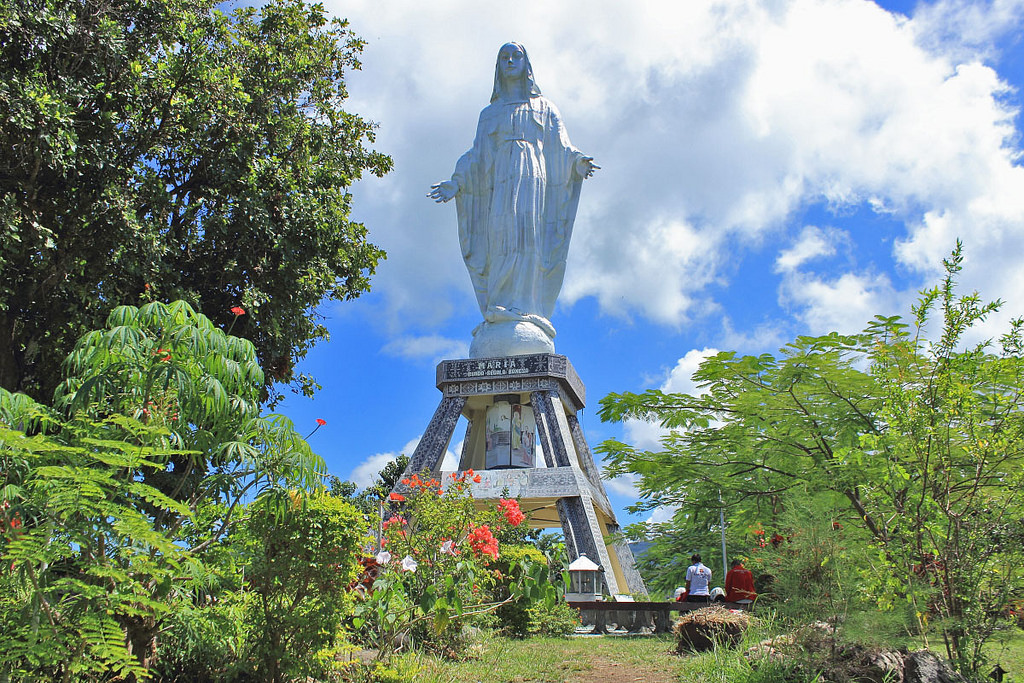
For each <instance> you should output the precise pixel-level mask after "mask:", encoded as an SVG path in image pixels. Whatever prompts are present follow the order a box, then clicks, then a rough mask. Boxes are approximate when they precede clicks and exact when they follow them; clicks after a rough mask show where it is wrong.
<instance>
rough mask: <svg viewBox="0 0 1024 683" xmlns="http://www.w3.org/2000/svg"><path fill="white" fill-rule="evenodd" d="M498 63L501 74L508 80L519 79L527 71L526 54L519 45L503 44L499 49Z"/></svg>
mask: <svg viewBox="0 0 1024 683" xmlns="http://www.w3.org/2000/svg"><path fill="white" fill-rule="evenodd" d="M498 65H499V66H500V68H501V75H502V76H503V77H504V78H505V79H507V80H517V79H520V78H522V77H523V74H524V73H526V55H525V54H524V53H523V51H522V49H520V47H519V46H518V45H513V44H512V43H509V44H507V45H502V46H501V50H499V51H498Z"/></svg>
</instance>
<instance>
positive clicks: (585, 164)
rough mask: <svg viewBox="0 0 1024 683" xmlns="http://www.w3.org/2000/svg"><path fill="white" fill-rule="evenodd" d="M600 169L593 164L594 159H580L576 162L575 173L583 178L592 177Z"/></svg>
mask: <svg viewBox="0 0 1024 683" xmlns="http://www.w3.org/2000/svg"><path fill="white" fill-rule="evenodd" d="M599 168H601V167H600V166H598V165H597V164H595V163H594V157H582V158H580V159H579V161H577V162H576V172H577V173H579V174H580V175H581V176H583V177H584V178H589V177H590V176H592V175H594V171H596V170H598V169H599Z"/></svg>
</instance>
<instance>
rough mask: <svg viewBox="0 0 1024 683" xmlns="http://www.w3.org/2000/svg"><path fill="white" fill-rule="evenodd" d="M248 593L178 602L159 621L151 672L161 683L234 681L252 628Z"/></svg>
mask: <svg viewBox="0 0 1024 683" xmlns="http://www.w3.org/2000/svg"><path fill="white" fill-rule="evenodd" d="M246 601H248V602H252V595H251V594H244V593H242V592H240V591H223V592H221V594H220V595H218V596H217V597H216V598H214V597H212V596H210V597H209V598H208V600H203V601H202V602H203V603H205V604H192V603H190V602H185V601H182V602H180V603H178V604H176V605H175V607H174V609H173V610H171V611H170V613H169V614H168V615H167V616H166V618H165V619H164V620H163V625H162V628H161V631H160V648H159V655H158V657H157V661H156V665H155V671H156V678H157V680H159V681H161V682H162V683H227V682H228V681H233V680H239V679H240V678H241V674H242V672H244V671H245V670H246V667H244V663H245V658H246V652H247V643H248V642H250V640H251V638H252V628H251V626H250V625H249V624H248V621H247V618H246V617H247V611H246V610H247V605H246Z"/></svg>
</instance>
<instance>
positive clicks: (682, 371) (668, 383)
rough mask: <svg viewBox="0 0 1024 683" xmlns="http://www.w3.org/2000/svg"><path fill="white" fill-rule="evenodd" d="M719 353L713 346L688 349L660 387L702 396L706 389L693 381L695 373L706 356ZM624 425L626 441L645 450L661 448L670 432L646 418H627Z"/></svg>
mask: <svg viewBox="0 0 1024 683" xmlns="http://www.w3.org/2000/svg"><path fill="white" fill-rule="evenodd" d="M717 353H718V349H713V348H704V349H700V350H698V349H691V350H689V351H687V352H686V355H685V356H683V357H682V358H680V359H679V360H678V361H677V362H676V365H675V367H673V368H672V369H671V370H669V371H668V373H667V374H666V376H665V379H664V381H663V382H662V383H661V385H660V386H659V387H658V389H659V390H661V391H664V392H671V393H676V394H690V395H693V396H700V395H701V394H702V393H704V390H703V389H701V388H699V387H698V386H697V385H696V383H695V382H694V381H693V373H695V372H696V371H697V368H698V367H699V366H700V364H701V362H703V361H704V359H705V358H710V357H711V356H714V355H715V354H717ZM622 426H623V431H624V432H625V435H624V439H625V441H626V443H628V444H630V445H632V446H633V447H635V448H639V449H643V450H651V451H654V450H659V449H660V448H661V439H662V438H663V437H664V436H666V435H667V434H668V433H669V430H668V429H665V428H664V427H662V426H661V425H659V424H656V423H652V422H647V421H645V420H636V419H627V420H624V421H623V423H622Z"/></svg>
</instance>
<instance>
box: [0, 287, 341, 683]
mask: <svg viewBox="0 0 1024 683" xmlns="http://www.w3.org/2000/svg"><path fill="white" fill-rule="evenodd" d="M65 367H66V368H67V372H68V379H67V380H66V382H65V383H64V384H63V385H62V387H61V391H60V392H58V403H59V405H60V408H61V410H60V411H57V410H53V409H51V408H48V407H46V406H43V405H40V404H37V403H35V402H34V401H32V400H31V399H29V398H28V397H27V396H24V395H16V394H11V393H10V392H8V391H6V390H3V389H0V521H2V523H3V525H4V526H3V532H4V533H3V537H2V539H0V587H2V588H3V591H2V592H3V595H4V596H5V597H4V598H3V599H0V609H2V610H3V611H2V613H0V620H2V622H3V623H4V625H5V630H4V638H2V639H0V675H6V676H10V677H11V678H12V679H14V680H62V679H64V680H81V681H90V680H108V679H109V678H110V677H111V676H120V677H122V678H134V679H137V680H142V679H145V678H147V677H149V675H150V673H151V671H152V668H153V666H154V665H155V663H156V661H157V660H158V659H159V657H160V655H161V653H160V652H159V651H158V644H159V642H160V641H159V640H158V639H157V634H158V632H160V631H161V630H162V629H164V628H165V627H166V628H167V629H168V630H169V631H171V632H176V633H177V637H178V638H179V640H178V642H179V643H190V642H191V643H193V644H194V645H195V647H196V648H197V649H199V650H204V649H207V650H209V648H210V645H211V643H210V637H209V635H210V634H209V633H208V632H203V631H202V629H201V628H195V629H193V632H194V634H195V637H192V636H189V635H188V628H189V626H188V624H187V623H183V622H182V621H181V619H180V618H179V615H180V614H182V613H183V612H181V611H179V610H184V611H186V612H187V611H189V610H191V611H192V613H193V614H195V610H199V611H200V612H202V610H203V609H206V608H208V606H209V605H208V603H209V601H210V600H213V599H215V598H220V597H225V596H224V593H225V591H226V590H230V588H231V585H230V584H231V582H232V579H233V574H234V572H235V570H236V569H237V567H236V564H235V558H233V557H232V555H231V552H230V551H229V550H228V549H227V548H226V547H225V545H224V543H223V541H224V538H225V536H226V535H227V534H228V533H229V532H230V531H231V529H232V528H233V526H234V525H235V524H236V522H237V520H238V515H237V512H238V510H239V508H240V507H241V506H242V502H243V498H244V497H245V496H247V495H252V492H256V491H276V490H280V487H282V486H298V485H312V484H316V483H318V482H319V481H320V476H321V474H322V472H323V462H322V460H321V459H319V458H318V457H317V456H315V455H314V454H313V453H312V452H311V451H310V450H309V446H308V444H306V443H305V441H303V440H302V439H301V437H300V436H299V435H298V434H297V433H295V430H294V429H293V428H292V426H291V423H290V422H288V421H287V420H286V419H284V418H281V417H279V416H270V417H261V416H258V415H257V414H256V412H255V411H256V409H257V397H258V395H259V392H260V391H261V387H262V374H261V373H260V370H259V366H258V365H257V364H256V363H255V354H254V351H253V347H252V344H251V343H250V342H247V341H245V340H241V339H238V338H235V337H232V336H230V335H226V334H224V333H223V332H222V331H220V330H219V329H216V328H215V327H214V326H213V325H212V324H211V323H210V321H209V320H208V319H206V318H205V317H204V316H202V315H199V314H197V313H195V312H194V311H193V310H192V309H191V308H190V307H189V306H188V305H187V304H184V303H181V302H178V303H174V304H170V305H164V304H158V303H151V304H147V305H145V306H143V307H141V308H138V309H136V308H133V307H119V308H117V309H115V310H114V312H113V313H112V314H111V315H110V318H109V324H108V327H107V329H104V330H97V331H94V332H91V333H89V334H87V335H85V337H83V339H82V340H81V341H80V343H79V344H78V345H77V346H76V347H75V351H74V353H73V354H72V355H71V356H70V357H69V359H68V361H67V363H66V365H65ZM346 509H348V508H346ZM352 514H353V515H354V514H355V513H354V512H353V513H352ZM279 524H281V528H282V529H284V528H287V516H285V517H283V518H282V519H281V520H279ZM354 526H355V524H354V522H351V521H350V524H349V527H354ZM310 547H311V548H314V549H317V550H318V551H321V552H322V548H319V547H318V546H316V545H315V544H310ZM332 547H334V546H332ZM344 547H346V548H349V550H348V552H349V553H350V555H351V548H350V546H344ZM294 554H295V556H302V555H301V553H298V552H296V553H294ZM350 555H349V556H346V558H347V559H348V560H351V557H350ZM339 561H341V560H339ZM339 571H341V570H339ZM344 571H350V570H348V569H347V568H346V569H345V570H344ZM344 571H342V573H344ZM346 575H347V574H346ZM341 585H344V582H343V583H342V584H341ZM228 598H229V602H230V596H228ZM328 602H330V601H328ZM172 613H173V614H174V616H172ZM209 613H210V612H208V614H209ZM325 623H327V622H326V621H325ZM192 625H193V626H194V625H195V622H193V624H192ZM226 640H227V641H228V642H227V643H224V644H222V645H223V647H226V648H227V650H229V651H230V652H228V653H227V654H225V653H224V650H221V655H217V654H216V650H215V649H214V650H211V651H212V652H214V658H216V657H217V656H224V657H227V656H229V655H230V654H231V653H234V652H237V648H236V645H235V643H236V642H237V639H232V638H227V639H226ZM169 642H174V639H173V637H172V638H171V639H169ZM229 645H230V646H229ZM293 652H299V653H300V655H299V656H301V653H302V652H304V651H303V650H301V648H293V649H292V650H289V651H288V654H289V655H290V654H291V653H293ZM190 656H191V657H192V658H193V660H195V659H196V658H198V657H199V656H200V654H199V652H191V653H189V652H178V653H176V654H175V657H177V659H178V660H179V661H182V662H185V661H187V660H188V658H189V657H190ZM215 665H216V663H215V662H209V663H208V666H210V667H213V666H215Z"/></svg>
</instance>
